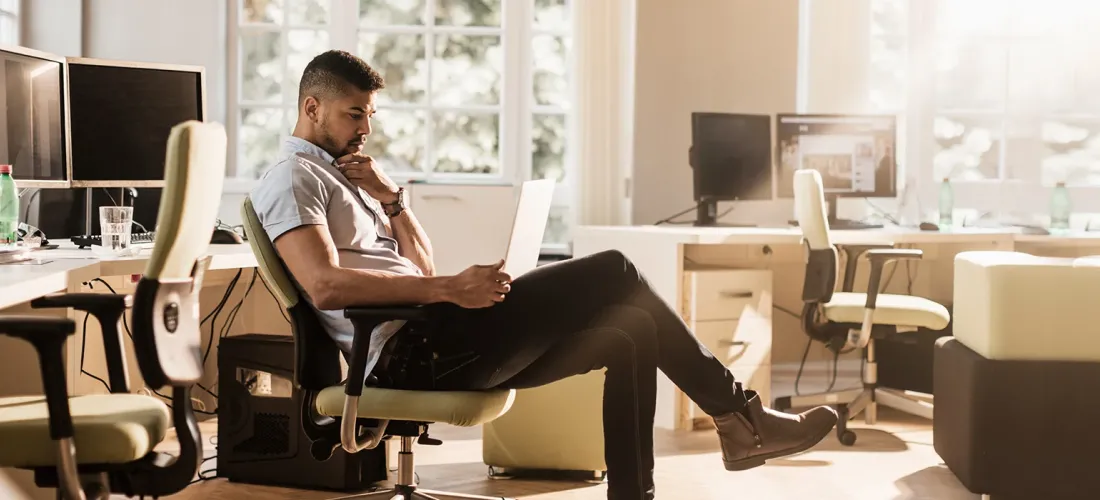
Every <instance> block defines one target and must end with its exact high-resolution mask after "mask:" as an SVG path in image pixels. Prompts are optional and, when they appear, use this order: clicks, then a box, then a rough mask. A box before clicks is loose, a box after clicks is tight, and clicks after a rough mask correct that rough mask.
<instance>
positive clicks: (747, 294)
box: [718, 290, 752, 299]
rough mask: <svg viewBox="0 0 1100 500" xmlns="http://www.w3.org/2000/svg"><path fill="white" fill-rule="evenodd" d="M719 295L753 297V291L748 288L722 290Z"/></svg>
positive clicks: (735, 297)
mask: <svg viewBox="0 0 1100 500" xmlns="http://www.w3.org/2000/svg"><path fill="white" fill-rule="evenodd" d="M718 296H720V297H722V298H723V299H751V298H752V292H751V291H748V290H722V291H720V292H718Z"/></svg>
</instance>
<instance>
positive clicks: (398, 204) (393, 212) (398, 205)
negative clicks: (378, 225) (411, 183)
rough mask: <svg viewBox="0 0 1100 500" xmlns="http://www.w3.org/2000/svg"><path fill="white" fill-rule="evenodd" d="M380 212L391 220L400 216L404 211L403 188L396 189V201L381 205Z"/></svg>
mask: <svg viewBox="0 0 1100 500" xmlns="http://www.w3.org/2000/svg"><path fill="white" fill-rule="evenodd" d="M382 211H383V212H385V213H386V217H389V218H391V219H392V218H394V217H397V216H398V215H401V212H404V211H405V188H403V187H399V188H397V199H395V200H394V201H393V202H392V203H382Z"/></svg>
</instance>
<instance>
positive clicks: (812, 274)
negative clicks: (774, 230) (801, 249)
mask: <svg viewBox="0 0 1100 500" xmlns="http://www.w3.org/2000/svg"><path fill="white" fill-rule="evenodd" d="M794 209H795V217H796V218H797V219H798V227H799V228H801V229H802V240H803V242H804V243H805V244H806V246H807V247H808V248H809V256H808V260H807V262H806V277H805V281H804V282H803V284H802V301H803V302H806V303H825V302H828V301H830V300H832V298H833V290H834V289H835V288H836V279H837V274H838V273H839V265H840V260H839V259H838V258H837V251H836V247H834V246H833V244H832V240H831V239H830V238H829V222H828V219H827V218H826V214H827V213H828V212H827V208H826V205H825V189H824V187H823V185H822V182H821V174H819V173H818V172H817V171H816V170H811V169H802V170H797V171H795V173H794Z"/></svg>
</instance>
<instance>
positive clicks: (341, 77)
mask: <svg viewBox="0 0 1100 500" xmlns="http://www.w3.org/2000/svg"><path fill="white" fill-rule="evenodd" d="M349 85H350V86H352V87H355V88H357V89H359V90H361V91H365V92H373V91H376V90H381V89H383V88H385V86H386V82H385V81H384V80H383V79H382V75H380V74H378V72H377V71H375V70H374V68H372V67H370V65H369V64H367V63H366V61H364V60H362V59H360V58H358V57H356V56H355V55H353V54H350V53H348V52H346V51H343V50H330V51H328V52H324V53H321V54H319V55H318V56H317V57H314V58H313V60H312V61H310V62H309V64H308V65H306V69H305V71H304V72H303V73H302V81H301V83H299V84H298V104H299V105H301V104H302V101H304V100H305V98H306V97H309V96H313V97H315V98H317V99H318V100H322V99H327V98H333V97H340V96H342V95H343V94H344V92H346V91H347V87H348V86H349Z"/></svg>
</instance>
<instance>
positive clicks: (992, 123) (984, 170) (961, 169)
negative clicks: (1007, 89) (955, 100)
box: [932, 116, 1003, 180]
mask: <svg viewBox="0 0 1100 500" xmlns="http://www.w3.org/2000/svg"><path fill="white" fill-rule="evenodd" d="M933 127H934V129H933V136H934V137H935V140H936V155H935V156H934V157H933V159H932V164H933V172H934V175H935V178H936V179H943V178H945V177H950V178H952V179H964V180H979V179H997V178H999V174H998V172H999V165H1000V162H1001V140H1002V137H1003V132H1002V125H1001V120H1000V118H996V117H988V118H987V117H981V118H959V117H946V116H938V117H936V118H935V121H934V122H933Z"/></svg>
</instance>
